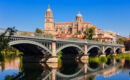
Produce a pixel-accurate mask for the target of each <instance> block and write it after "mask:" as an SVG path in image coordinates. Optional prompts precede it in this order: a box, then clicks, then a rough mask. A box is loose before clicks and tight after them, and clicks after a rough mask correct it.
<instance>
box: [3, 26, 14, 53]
mask: <svg viewBox="0 0 130 80" xmlns="http://www.w3.org/2000/svg"><path fill="white" fill-rule="evenodd" d="M16 31H17V30H16V29H15V27H13V28H7V29H6V30H5V32H4V33H2V34H1V35H0V53H1V51H2V50H3V49H6V48H7V47H8V42H9V41H10V38H11V36H12V35H14V33H15V32H16ZM7 33H8V34H9V35H8V36H6V34H7Z"/></svg>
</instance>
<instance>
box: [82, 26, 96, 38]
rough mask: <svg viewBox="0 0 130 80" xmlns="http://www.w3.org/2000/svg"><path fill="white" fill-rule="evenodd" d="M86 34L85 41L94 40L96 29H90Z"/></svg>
mask: <svg viewBox="0 0 130 80" xmlns="http://www.w3.org/2000/svg"><path fill="white" fill-rule="evenodd" d="M84 34H85V36H84V39H89V40H92V39H93V36H94V35H95V27H91V28H88V29H87V30H86V31H85V32H84Z"/></svg>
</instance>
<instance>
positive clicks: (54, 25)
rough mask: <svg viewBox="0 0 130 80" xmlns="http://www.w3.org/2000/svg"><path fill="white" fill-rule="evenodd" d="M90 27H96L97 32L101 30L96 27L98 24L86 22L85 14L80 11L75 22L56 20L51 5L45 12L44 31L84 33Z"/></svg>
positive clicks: (49, 32)
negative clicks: (84, 19)
mask: <svg viewBox="0 0 130 80" xmlns="http://www.w3.org/2000/svg"><path fill="white" fill-rule="evenodd" d="M90 27H95V29H96V33H97V32H99V31H100V29H99V28H96V26H94V25H92V24H91V23H89V22H84V21H83V16H82V14H81V13H80V12H79V13H78V14H77V15H76V20H75V21H73V22H54V20H53V13H52V10H51V9H50V6H48V9H47V11H46V13H45V24H44V33H47V34H58V33H66V34H77V33H81V34H82V33H83V32H84V31H86V29H88V28H90Z"/></svg>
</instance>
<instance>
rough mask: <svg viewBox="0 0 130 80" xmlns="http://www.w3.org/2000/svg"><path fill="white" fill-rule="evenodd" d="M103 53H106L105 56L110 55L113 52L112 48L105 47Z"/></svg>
mask: <svg viewBox="0 0 130 80" xmlns="http://www.w3.org/2000/svg"><path fill="white" fill-rule="evenodd" d="M105 53H106V56H108V55H112V54H113V53H114V52H113V50H112V48H107V49H106V50H105Z"/></svg>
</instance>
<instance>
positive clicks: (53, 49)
mask: <svg viewBox="0 0 130 80" xmlns="http://www.w3.org/2000/svg"><path fill="white" fill-rule="evenodd" d="M47 62H55V63H57V62H58V58H57V55H56V37H53V41H52V56H51V57H50V58H49V59H48V60H47Z"/></svg>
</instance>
